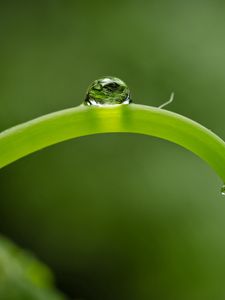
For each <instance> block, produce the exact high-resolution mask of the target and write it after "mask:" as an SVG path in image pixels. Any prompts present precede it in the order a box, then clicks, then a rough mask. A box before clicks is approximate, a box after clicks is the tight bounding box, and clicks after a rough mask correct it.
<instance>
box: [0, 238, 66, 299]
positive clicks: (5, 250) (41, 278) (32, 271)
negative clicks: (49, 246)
mask: <svg viewBox="0 0 225 300" xmlns="http://www.w3.org/2000/svg"><path fill="white" fill-rule="evenodd" d="M3 299H4V300H65V298H64V297H63V296H62V295H60V294H58V293H57V291H55V290H54V286H53V276H52V274H51V272H50V271H49V269H48V268H47V267H46V266H45V265H44V264H42V263H40V262H39V261H37V260H36V259H35V258H34V257H33V256H32V255H31V254H29V253H27V252H25V251H23V250H21V249H19V248H18V247H17V246H15V245H14V244H13V243H12V242H10V241H8V240H7V239H5V238H3V237H0V300H3Z"/></svg>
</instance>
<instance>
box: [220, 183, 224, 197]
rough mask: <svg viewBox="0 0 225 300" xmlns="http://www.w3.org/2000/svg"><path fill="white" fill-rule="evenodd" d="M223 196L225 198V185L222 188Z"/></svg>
mask: <svg viewBox="0 0 225 300" xmlns="http://www.w3.org/2000/svg"><path fill="white" fill-rule="evenodd" d="M221 194H222V195H223V196H225V184H224V185H223V186H222V188H221Z"/></svg>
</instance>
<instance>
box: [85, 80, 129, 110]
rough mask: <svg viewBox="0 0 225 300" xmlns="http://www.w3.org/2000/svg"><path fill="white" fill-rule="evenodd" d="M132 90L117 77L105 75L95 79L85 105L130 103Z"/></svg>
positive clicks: (89, 89) (88, 91)
mask: <svg viewBox="0 0 225 300" xmlns="http://www.w3.org/2000/svg"><path fill="white" fill-rule="evenodd" d="M130 102H131V99H130V90H129V89H128V87H127V85H126V83H124V82H123V81H122V80H121V79H119V78H116V77H111V76H109V77H105V78H101V79H98V80H95V81H94V82H93V83H92V84H91V85H90V86H89V88H88V90H87V94H86V98H85V100H84V104H85V105H95V106H102V105H114V104H129V103H130Z"/></svg>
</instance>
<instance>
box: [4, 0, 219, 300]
mask: <svg viewBox="0 0 225 300" xmlns="http://www.w3.org/2000/svg"><path fill="white" fill-rule="evenodd" d="M0 41H1V47H0V66H1V67H0V130H4V129H6V128H8V127H10V126H13V125H16V124H18V123H21V122H24V121H27V120H30V119H32V118H34V117H37V116H40V115H42V114H46V113H50V112H53V111H56V110H60V109H64V108H68V107H72V106H76V105H79V104H80V103H81V102H82V101H83V99H84V94H85V91H86V88H87V86H88V85H89V84H90V83H91V82H92V81H93V80H95V79H97V78H99V77H102V76H105V75H113V76H117V77H120V78H122V79H123V80H124V81H126V82H127V84H128V85H129V87H130V89H131V91H132V98H133V100H134V102H136V103H142V104H147V105H153V106H159V105H160V104H162V103H163V102H165V101H166V100H167V99H168V98H169V96H170V94H171V92H172V91H174V92H175V100H174V102H173V103H172V104H171V105H170V107H168V108H167V109H170V110H172V111H175V112H178V113H180V114H183V115H185V116H187V117H190V118H192V119H194V120H196V121H198V122H200V123H202V124H203V125H205V126H206V127H208V128H210V129H211V130H213V131H214V132H215V133H217V134H218V135H220V136H221V137H222V138H225V122H224V111H225V2H224V1H220V0H213V1H212V0H211V1H210V0H204V1H203V0H202V1H201V0H197V1H196V0H190V1H178V0H177V1H176V0H172V1H162V0H157V1H156V0H155V1H153V0H151V1H143V0H131V1H128V0H123V1H119V0H114V1H101V0H96V1H91V0H89V1H88V0H86V1H72V0H71V1H69V0H45V1H43V0H42V1H13V0H12V1H1V2H0ZM221 184H222V183H221V181H220V179H219V178H218V177H217V176H216V174H215V173H214V172H213V171H212V169H211V168H210V167H209V166H208V165H206V164H205V163H204V162H203V161H201V160H200V159H199V158H198V157H196V156H194V155H193V154H192V153H190V152H188V151H186V150H185V149H183V148H181V147H179V146H177V145H174V144H171V143H169V142H166V141H163V140H160V139H156V138H151V137H148V136H142V135H132V134H107V135H106V134H105V135H104V134H103V135H96V136H88V137H82V138H78V139H75V140H71V141H67V142H64V143H62V144H58V145H55V146H52V147H49V148H47V149H45V150H43V151H40V152H38V153H35V154H33V155H30V156H29V157H26V158H23V159H21V160H19V161H17V162H16V163H14V164H12V165H10V166H8V167H6V168H4V169H2V170H1V172H0V231H1V233H2V234H4V235H5V236H8V237H10V238H11V239H12V240H14V241H15V242H16V243H17V244H18V245H19V246H21V247H23V248H26V249H29V250H30V251H31V252H33V253H35V254H36V256H37V257H38V258H39V259H40V260H42V261H43V262H44V263H46V264H47V265H48V266H50V267H51V269H52V270H53V272H54V274H55V276H56V284H57V287H58V288H59V289H60V290H61V291H62V292H64V293H65V294H67V295H68V296H69V297H70V298H71V299H78V298H79V299H83V300H95V299H96V300H101V299H102V300H103V299H104V300H106V299H107V300H112V299H113V300H114V299H130V300H138V299H143V300H145V299H146V300H147V299H167V300H178V299H179V300H180V299H182V300H189V299H192V300H200V299H204V300H212V299H213V300H220V299H224V297H225V233H224V232H225V231H224V228H225V198H224V197H222V196H221V194H220V187H221Z"/></svg>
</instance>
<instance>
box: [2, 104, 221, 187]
mask: <svg viewBox="0 0 225 300" xmlns="http://www.w3.org/2000/svg"><path fill="white" fill-rule="evenodd" d="M107 132H129V133H139V134H146V135H151V136H155V137H159V138H163V139H166V140H169V141H171V142H174V143H177V144H179V145H181V146H183V147H184V148H186V149H188V150H190V151H192V152H193V153H195V154H196V155H198V156H199V157H201V158H202V159H203V160H205V161H206V162H207V163H208V164H209V165H210V166H211V167H212V168H213V169H214V170H215V171H216V172H217V174H218V175H219V176H220V177H221V179H222V180H223V182H225V142H224V141H223V140H222V139H220V138H219V137H218V136H217V135H215V134H214V133H212V132H211V131H210V130H208V129H207V128H205V127H203V126H202V125H200V124H198V123H196V122H194V121H192V120H191V119H188V118H186V117H183V116H181V115H178V114H176V113H173V112H170V111H167V110H163V109H159V108H156V107H150V106H144V105H136V104H129V105H112V106H102V107H94V106H92V107H90V106H88V107H87V106H83V105H81V106H78V107H75V108H70V109H65V110H62V111H58V112H55V113H52V114H48V115H45V116H42V117H39V118H37V119H34V120H32V121H29V122H26V123H23V124H21V125H18V126H15V127H13V128H10V129H8V130H6V131H3V132H2V133H0V168H2V167H4V166H6V165H8V164H10V163H12V162H14V161H15V160H17V159H19V158H21V157H23V156H26V155H28V154H30V153H32V152H35V151H37V150H40V149H42V148H45V147H47V146H50V145H53V144H56V143H59V142H62V141H65V140H68V139H71V138H75V137H80V136H85V135H90V134H97V133H107Z"/></svg>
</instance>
